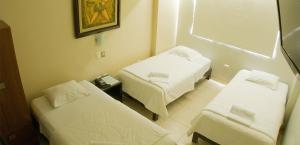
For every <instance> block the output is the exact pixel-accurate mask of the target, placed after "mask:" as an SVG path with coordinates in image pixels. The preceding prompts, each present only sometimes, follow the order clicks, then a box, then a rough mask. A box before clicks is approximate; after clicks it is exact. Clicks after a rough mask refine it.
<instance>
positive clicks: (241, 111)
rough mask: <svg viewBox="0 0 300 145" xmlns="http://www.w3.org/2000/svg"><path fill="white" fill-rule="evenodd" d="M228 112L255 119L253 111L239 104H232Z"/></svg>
mask: <svg viewBox="0 0 300 145" xmlns="http://www.w3.org/2000/svg"><path fill="white" fill-rule="evenodd" d="M230 112H231V113H232V114H235V115H238V116H240V117H242V118H245V119H248V120H251V121H254V120H255V113H254V112H253V111H251V110H249V109H246V108H245V107H243V106H239V105H232V106H231V109H230Z"/></svg>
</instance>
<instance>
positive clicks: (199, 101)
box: [41, 80, 223, 145]
mask: <svg viewBox="0 0 300 145" xmlns="http://www.w3.org/2000/svg"><path fill="white" fill-rule="evenodd" d="M222 88H223V86H220V85H219V84H218V83H216V82H214V81H211V80H209V81H207V80H205V81H202V82H200V83H198V84H197V85H196V88H195V90H194V91H192V92H190V93H187V94H186V95H184V96H182V97H181V98H179V99H177V100H176V101H174V102H173V103H171V104H169V105H168V106H167V109H168V112H169V116H168V117H167V118H159V119H158V120H157V121H156V122H155V123H157V124H158V125H160V126H161V127H163V128H165V129H167V130H169V131H170V132H171V137H172V138H173V139H174V140H176V141H177V142H178V145H209V144H207V143H205V142H201V141H199V143H198V144H193V143H192V142H191V141H192V136H187V134H186V132H187V130H188V128H189V126H190V121H191V120H192V119H193V118H194V117H195V116H196V115H197V114H198V113H199V112H200V110H201V109H202V108H203V107H204V106H205V105H206V104H207V103H208V102H210V101H211V99H212V98H214V97H215V96H216V95H217V94H218V93H219V92H220V90H221V89H222ZM124 104H126V105H127V106H129V107H130V108H132V109H134V110H136V111H137V112H139V113H140V114H142V115H144V116H145V117H147V118H149V119H151V117H152V113H151V112H150V111H148V110H147V109H145V108H144V106H143V105H142V104H141V103H139V102H137V101H135V100H133V99H131V98H129V97H124ZM41 145H48V143H47V141H46V140H45V139H44V138H42V137H41Z"/></svg>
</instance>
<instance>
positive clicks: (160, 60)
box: [119, 46, 211, 117]
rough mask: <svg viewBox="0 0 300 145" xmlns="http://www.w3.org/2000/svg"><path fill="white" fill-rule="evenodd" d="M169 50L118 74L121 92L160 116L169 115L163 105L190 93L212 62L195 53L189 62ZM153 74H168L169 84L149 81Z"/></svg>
mask: <svg viewBox="0 0 300 145" xmlns="http://www.w3.org/2000/svg"><path fill="white" fill-rule="evenodd" d="M179 47H183V46H179ZM176 48H178V47H176ZM176 48H174V49H176ZM185 49H190V48H185ZM171 51H173V49H171V50H169V51H167V52H164V53H162V54H159V55H157V56H154V57H151V58H148V59H146V60H143V61H140V62H138V63H135V64H133V65H130V66H128V67H126V68H124V69H122V70H121V71H120V73H119V77H120V79H121V81H122V83H123V91H124V92H126V93H128V94H129V95H130V96H132V97H134V98H135V99H137V100H138V101H140V102H141V103H143V104H144V105H145V107H146V108H147V109H149V110H150V111H152V112H154V113H156V114H158V115H160V116H162V117H165V116H167V115H168V111H167V108H166V106H167V105H168V104H169V103H170V102H172V101H174V100H176V99H177V98H179V97H180V96H182V95H183V94H184V93H186V92H189V91H191V90H193V89H194V84H195V83H196V82H197V81H199V80H200V79H202V78H203V75H204V74H205V73H206V72H207V71H208V70H209V69H210V65H211V61H210V60H209V59H207V58H205V57H203V56H201V54H199V53H198V52H195V53H196V54H195V55H196V56H199V57H197V59H194V60H192V61H190V60H187V59H186V58H183V57H179V56H176V55H172V54H171V53H170V52H171ZM153 71H154V72H164V73H167V74H168V75H169V82H168V83H159V82H150V81H149V79H148V76H147V75H148V74H149V73H151V72H153Z"/></svg>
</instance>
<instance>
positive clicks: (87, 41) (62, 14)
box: [0, 0, 152, 100]
mask: <svg viewBox="0 0 300 145" xmlns="http://www.w3.org/2000/svg"><path fill="white" fill-rule="evenodd" d="M0 19H4V20H5V21H6V22H7V23H8V24H9V25H10V26H11V28H12V32H13V38H14V44H15V50H16V55H17V60H18V64H19V69H20V74H21V78H22V82H23V85H24V90H25V93H26V95H27V99H28V100H30V99H32V98H34V97H38V96H40V95H41V90H43V89H45V88H48V87H50V86H52V85H54V84H57V83H61V82H64V81H67V80H71V79H77V80H83V79H88V80H89V79H93V78H95V77H96V76H98V75H99V74H102V73H111V74H116V73H117V71H118V70H119V69H120V68H122V67H124V66H127V65H129V64H131V63H134V62H135V61H136V60H138V59H144V58H146V57H149V56H150V51H151V37H152V1H150V0H121V28H120V29H116V30H112V31H109V32H105V33H104V40H103V43H102V45H101V47H102V48H104V49H105V50H106V57H105V58H103V59H97V57H96V52H97V49H99V46H96V45H95V40H94V36H88V37H84V38H81V39H75V38H74V27H73V5H72V0H48V1H40V0H20V1H19V0H0Z"/></svg>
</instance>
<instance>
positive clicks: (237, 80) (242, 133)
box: [189, 70, 288, 145]
mask: <svg viewBox="0 0 300 145" xmlns="http://www.w3.org/2000/svg"><path fill="white" fill-rule="evenodd" d="M249 74H250V72H249V71H247V70H242V71H240V72H239V73H238V74H237V75H236V76H235V77H234V78H233V79H232V81H231V82H230V83H229V84H228V85H227V86H226V87H225V88H224V90H222V92H221V93H220V94H219V95H218V96H217V97H215V99H214V100H213V101H211V102H210V103H209V104H208V105H207V106H206V107H205V108H204V109H203V111H202V113H201V114H199V116H198V117H196V118H195V119H194V120H193V122H192V127H191V129H190V131H189V133H192V132H199V133H203V134H205V135H207V137H209V138H210V137H211V138H213V139H215V140H218V141H219V143H221V142H223V143H224V142H226V139H227V140H230V139H233V138H236V139H235V141H232V140H231V144H232V145H238V144H241V143H242V144H245V145H246V144H247V145H248V144H249V145H250V144H251V143H252V144H253V143H255V144H256V145H262V144H265V145H276V141H277V136H278V133H279V129H280V127H281V124H282V121H283V117H284V112H285V103H286V96H287V92H288V87H287V85H286V84H284V83H279V85H278V89H277V90H275V91H274V90H271V89H269V88H267V87H265V86H261V85H259V84H255V83H253V82H249V81H246V80H245V78H246V77H247V76H248V75H249ZM233 105H239V106H243V107H244V108H247V109H249V110H252V111H253V112H254V113H255V120H254V121H253V123H252V124H251V125H250V126H249V128H248V127H247V126H245V125H243V124H240V123H237V122H235V123H230V122H232V120H230V119H228V114H229V113H230V109H231V107H232V106H233ZM211 113H213V114H216V115H220V116H222V117H221V118H222V119H221V118H220V117H216V115H213V114H211ZM208 118H209V119H208ZM229 120H230V121H229ZM208 122H209V123H208ZM215 127H217V128H215ZM209 128H210V129H209ZM214 129H215V130H214ZM222 129H223V130H222ZM249 130H250V132H251V133H250V132H249ZM230 131H235V132H230ZM217 132H218V133H217ZM220 132H223V133H225V134H224V135H223V137H222V138H220V137H217V136H219V135H220V134H219V133H220ZM217 134H218V135H217ZM232 135H237V136H235V137H230V136H232ZM226 137H227V138H226ZM253 139H254V140H255V139H261V141H253ZM228 142H230V141H228ZM225 144H226V143H224V145H225Z"/></svg>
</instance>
